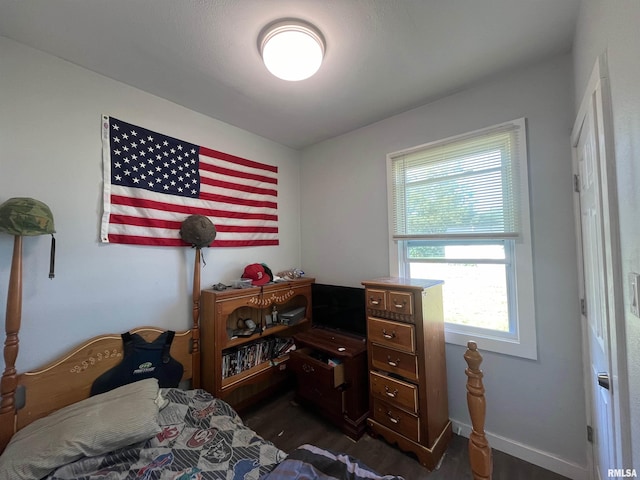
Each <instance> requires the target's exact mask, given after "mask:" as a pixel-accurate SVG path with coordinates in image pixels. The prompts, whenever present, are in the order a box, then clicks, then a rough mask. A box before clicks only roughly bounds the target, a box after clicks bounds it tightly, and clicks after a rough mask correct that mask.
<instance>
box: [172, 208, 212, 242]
mask: <svg viewBox="0 0 640 480" xmlns="http://www.w3.org/2000/svg"><path fill="white" fill-rule="evenodd" d="M180 237H182V240H184V241H185V242H187V243H189V244H191V245H192V246H194V247H196V248H202V247H208V246H209V245H211V242H213V240H214V239H215V238H216V227H215V225H214V224H213V223H212V222H211V220H209V218H207V217H205V216H204V215H191V216H190V217H187V219H186V220H185V221H183V222H182V225H181V226H180Z"/></svg>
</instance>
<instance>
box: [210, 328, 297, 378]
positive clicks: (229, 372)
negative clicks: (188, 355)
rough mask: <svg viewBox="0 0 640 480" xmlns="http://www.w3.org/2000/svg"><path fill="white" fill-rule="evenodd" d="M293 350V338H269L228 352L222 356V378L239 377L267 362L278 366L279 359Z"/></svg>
mask: <svg viewBox="0 0 640 480" xmlns="http://www.w3.org/2000/svg"><path fill="white" fill-rule="evenodd" d="M293 349H295V344H294V343H293V338H281V337H268V338H262V339H260V340H256V341H255V342H251V343H248V344H246V345H242V346H241V347H237V348H232V349H229V350H226V351H225V352H224V354H223V355H222V378H223V379H224V378H228V377H232V376H234V375H238V374H239V373H242V372H244V371H245V370H249V369H251V368H253V367H255V366H257V365H260V364H261V363H264V362H267V361H271V362H272V363H273V364H278V363H280V362H278V361H277V359H278V357H282V356H283V355H285V354H287V353H289V352H290V351H291V350H293Z"/></svg>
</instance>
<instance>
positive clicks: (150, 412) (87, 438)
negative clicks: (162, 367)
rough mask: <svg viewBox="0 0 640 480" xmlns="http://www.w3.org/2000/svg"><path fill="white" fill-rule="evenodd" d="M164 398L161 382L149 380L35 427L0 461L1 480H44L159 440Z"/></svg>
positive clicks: (82, 404)
mask: <svg viewBox="0 0 640 480" xmlns="http://www.w3.org/2000/svg"><path fill="white" fill-rule="evenodd" d="M158 392H159V389H158V380H156V379H155V378H148V379H146V380H140V381H138V382H135V383H130V384H128V385H124V386H122V387H119V388H116V389H114V390H111V391H109V392H106V393H103V394H100V395H95V396H93V397H90V398H87V399H86V400H82V401H80V402H78V403H74V404H73V405H69V406H67V407H64V408H62V409H60V410H58V411H56V412H53V413H52V414H50V415H48V416H46V417H44V418H40V419H38V420H36V421H34V422H32V423H31V424H29V425H27V426H26V427H24V428H23V429H22V430H20V431H18V432H17V433H16V434H15V435H14V436H13V437H12V438H11V441H10V442H9V445H7V448H6V449H5V451H4V453H3V454H2V455H1V456H0V479H1V480H5V479H6V480H17V479H29V480H32V479H40V478H42V477H44V476H46V475H48V474H49V473H51V472H52V471H53V470H55V469H56V468H58V467H60V466H62V465H66V464H67V463H70V462H73V461H75V460H78V459H79V458H82V457H83V456H84V457H92V456H96V455H102V454H104V453H107V452H110V451H112V450H117V449H118V448H122V447H125V446H127V445H131V444H133V443H137V442H140V441H143V440H147V439H149V438H151V437H153V436H154V435H156V434H157V433H158V432H160V427H159V426H158V420H157V419H158V405H157V403H156V399H157V398H158ZM28 394H29V392H27V395H28Z"/></svg>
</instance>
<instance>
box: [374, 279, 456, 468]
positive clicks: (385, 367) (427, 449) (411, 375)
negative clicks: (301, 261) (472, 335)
mask: <svg viewBox="0 0 640 480" xmlns="http://www.w3.org/2000/svg"><path fill="white" fill-rule="evenodd" d="M442 283H443V282H442V281H439V280H414V279H404V278H391V277H385V278H378V279H374V280H367V281H364V282H362V284H363V285H364V286H365V303H366V308H367V350H368V359H369V385H370V402H371V411H372V413H371V418H370V419H369V420H368V424H369V426H370V428H371V430H372V431H373V432H374V433H375V434H378V435H381V436H382V437H384V438H385V439H386V440H387V441H388V442H390V443H394V444H397V445H398V447H399V448H400V449H402V450H405V451H410V452H413V453H414V454H415V455H416V456H417V457H418V460H419V461H420V463H421V464H422V465H424V466H425V467H427V468H428V469H430V470H431V469H433V468H435V466H436V465H437V463H438V461H439V460H440V458H441V457H442V455H443V453H444V451H445V450H446V448H447V445H448V443H449V440H450V439H451V422H450V421H449V409H448V399H447V372H446V364H445V344H444V318H443V311H442Z"/></svg>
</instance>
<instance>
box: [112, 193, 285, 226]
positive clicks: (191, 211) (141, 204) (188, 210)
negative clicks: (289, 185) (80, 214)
mask: <svg viewBox="0 0 640 480" xmlns="http://www.w3.org/2000/svg"><path fill="white" fill-rule="evenodd" d="M111 203H112V204H114V205H126V206H129V207H138V208H148V209H153V210H161V211H165V212H176V213H184V214H185V215H204V216H207V217H223V218H242V219H246V220H273V221H277V220H278V216H277V215H272V214H268V213H247V212H230V211H226V210H217V209H213V208H201V207H190V206H186V205H176V204H170V203H164V202H157V201H155V200H146V199H143V198H133V197H124V196H122V195H111Z"/></svg>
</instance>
